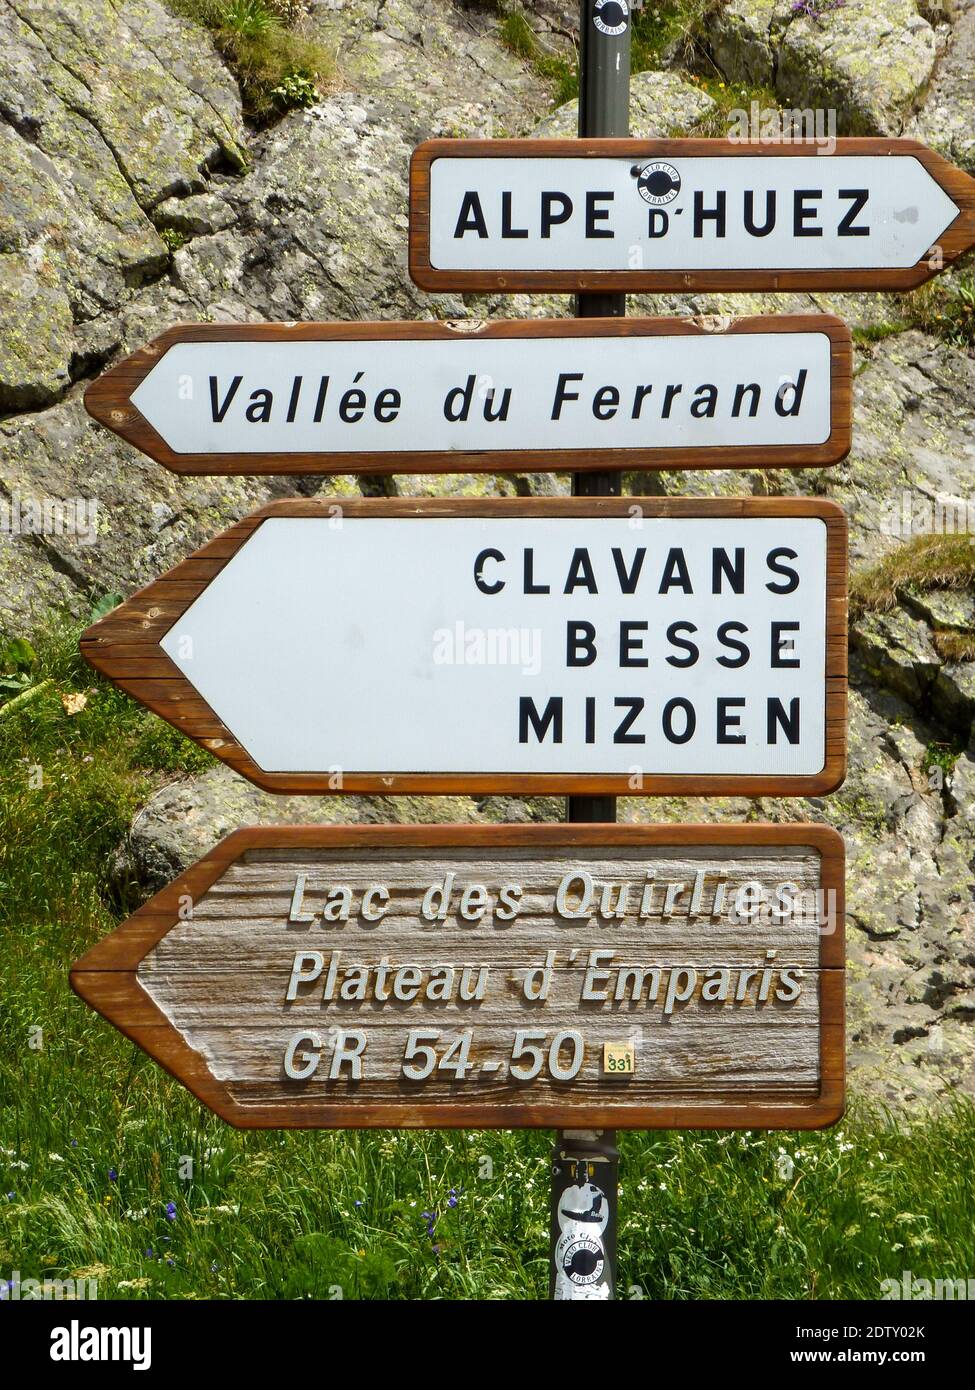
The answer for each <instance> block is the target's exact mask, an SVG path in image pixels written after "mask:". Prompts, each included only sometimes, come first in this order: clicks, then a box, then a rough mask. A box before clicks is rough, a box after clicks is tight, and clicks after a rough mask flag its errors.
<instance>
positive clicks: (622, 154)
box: [411, 140, 975, 288]
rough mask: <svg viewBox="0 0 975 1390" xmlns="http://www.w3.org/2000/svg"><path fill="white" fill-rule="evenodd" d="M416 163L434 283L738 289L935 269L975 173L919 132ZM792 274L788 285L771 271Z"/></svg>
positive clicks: (593, 148)
mask: <svg viewBox="0 0 975 1390" xmlns="http://www.w3.org/2000/svg"><path fill="white" fill-rule="evenodd" d="M581 146H585V149H580V148H579V147H581ZM600 150H604V151H605V153H604V154H602V155H601V154H600ZM583 156H585V157H583ZM414 160H415V164H414V195H415V196H416V194H417V192H418V191H419V193H420V202H419V203H418V208H417V211H416V212H415V215H414V243H413V248H412V259H411V270H412V273H413V275H414V278H415V279H416V280H417V282H418V283H419V284H421V285H425V286H427V287H430V288H436V287H438V286H441V285H442V284H446V283H447V277H448V276H453V277H454V283H456V284H458V285H459V283H460V281H459V278H458V277H459V276H460V275H462V274H468V273H475V274H476V273H478V272H481V273H484V274H485V275H488V276H491V275H493V277H494V278H493V279H492V280H491V281H490V283H493V284H501V283H502V280H501V277H503V276H510V277H511V278H510V280H508V281H506V282H505V283H506V284H507V285H508V286H509V287H510V288H518V287H519V286H520V285H521V286H524V287H532V288H542V287H543V283H542V282H543V278H544V277H548V281H549V283H550V285H551V287H552V288H560V287H562V286H561V283H560V282H559V280H558V277H559V276H560V275H563V276H564V275H568V274H584V273H591V274H597V275H598V274H607V273H615V274H617V275H619V276H628V277H630V279H631V281H632V286H633V287H636V286H637V283H638V281H639V279H640V277H641V276H642V277H644V280H645V282H646V284H647V285H648V286H649V285H650V283H651V278H652V277H653V276H660V275H666V274H667V273H670V274H671V275H672V276H679V275H687V276H689V277H690V278H689V279H688V281H687V284H688V285H689V286H693V285H694V284H696V283H698V279H699V277H704V276H710V277H716V276H718V277H720V276H725V277H726V283H727V284H728V286H729V287H730V286H731V285H732V284H737V285H739V286H740V287H744V286H745V285H746V284H748V283H755V284H758V283H761V284H764V285H767V286H769V287H775V286H776V284H777V283H790V284H795V283H799V281H798V280H796V279H795V278H792V277H794V276H797V275H798V276H811V275H814V274H817V273H818V274H819V275H820V276H821V277H822V278H821V279H820V282H819V283H821V284H827V283H834V284H836V285H838V286H839V285H842V284H844V283H851V284H852V281H850V282H844V281H843V280H842V279H836V278H835V277H836V276H837V275H839V276H842V275H844V274H846V275H848V276H854V277H855V276H856V275H857V274H859V275H861V276H862V277H865V278H863V279H862V280H861V281H860V283H862V284H863V286H864V287H865V288H866V287H869V286H870V285H871V284H873V283H875V281H874V280H873V279H871V277H876V276H877V275H881V276H883V275H888V276H891V275H892V276H894V277H895V278H894V279H891V280H890V281H889V283H891V284H894V283H897V280H896V276H897V274H898V273H900V274H901V275H902V276H903V275H904V274H905V273H906V272H908V271H911V272H913V271H914V268H915V267H918V266H919V264H920V263H921V262H922V261H923V260H924V259H925V258H928V257H931V264H930V265H929V266H924V267H922V272H921V273H920V274H919V276H918V275H914V278H913V281H912V283H918V282H919V279H925V278H927V277H928V276H929V275H931V274H933V273H934V272H935V271H937V270H939V269H940V268H941V266H942V265H943V264H945V263H946V261H947V260H949V259H951V258H952V256H953V255H956V254H958V251H959V249H964V247H963V246H960V244H959V245H957V246H956V245H955V243H954V242H953V243H952V244H951V245H947V246H944V247H942V250H941V253H940V259H936V257H935V252H934V248H936V247H938V246H939V244H940V243H941V242H942V241H943V240H944V239H945V238H946V235H947V234H948V232H949V229H950V228H952V226H953V224H955V223H956V220H957V219H959V218H960V217H961V216H962V214H963V213H964V214H965V216H964V217H962V221H963V222H964V223H965V227H966V228H967V231H966V232H965V238H966V240H965V244H971V241H972V230H973V218H972V209H973V208H975V198H973V193H975V184H973V182H972V180H971V179H969V178H968V177H967V176H966V175H964V174H963V173H961V172H960V171H959V170H956V169H953V168H952V166H950V165H948V164H947V163H946V162H945V161H943V160H939V159H938V157H937V156H934V155H932V153H931V152H930V151H928V150H926V149H925V148H924V147H923V146H921V145H917V144H915V143H914V142H907V141H898V140H893V141H869V140H843V141H839V142H836V149H835V152H828V151H827V150H826V149H825V148H817V147H815V146H809V145H807V146H805V147H802V146H799V147H795V146H792V147H790V146H784V147H783V146H781V145H780V146H778V147H771V146H765V147H763V146H761V145H751V146H743V145H741V144H735V143H733V142H730V141H700V140H697V141H695V140H688V141H672V142H666V141H662V142H647V141H603V142H594V141H585V142H583V141H572V142H570V141H543V142H542V141H540V142H531V141H511V142H507V141H505V142H494V141H483V142H474V141H471V142H460V141H458V142H431V143H430V144H428V145H425V146H421V147H420V148H419V150H418V151H417V154H416V155H415V156H414ZM936 174H937V177H936V176H935V175H936ZM939 179H940V180H941V181H940V182H939ZM943 183H946V184H949V185H950V186H949V187H948V188H946V187H944V186H942V184H943ZM427 186H428V202H427V200H426V196H425V195H426V192H427ZM958 231H959V229H958V228H956V233H957V232H958ZM783 273H789V274H790V279H789V280H788V281H779V280H777V278H776V277H780V276H781V275H782V274H783ZM749 275H750V276H752V277H757V279H753V281H751V282H749V280H748V278H747V277H748V276H749ZM529 276H535V277H537V278H536V279H534V280H530V279H528V278H525V279H522V278H520V277H529ZM829 277H834V278H833V279H832V280H830V279H829ZM881 282H882V281H881ZM881 282H876V283H881ZM469 283H470V287H471V288H476V287H477V285H476V284H475V282H474V281H473V280H472V281H470V282H469ZM485 283H487V281H485ZM904 283H907V281H906V280H905V282H904Z"/></svg>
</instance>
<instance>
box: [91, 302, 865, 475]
mask: <svg viewBox="0 0 975 1390" xmlns="http://www.w3.org/2000/svg"><path fill="white" fill-rule="evenodd" d="M772 333H822V334H824V335H825V336H826V337H828V338H829V340H830V416H831V418H830V430H829V435H828V437H827V438H826V439H825V440H823V442H822V443H819V444H800V445H795V446H791V445H768V446H765V445H733V444H731V445H703V446H700V447H686V448H682V447H653V446H649V447H645V448H644V447H633V448H601V449H591V450H578V451H575V450H565V449H559V448H551V449H518V450H511V449H507V448H501V449H498V450H464V449H456V450H447V451H416V452H409V453H402V452H383V453H377V452H368V451H365V452H355V453H328V454H323V453H277V452H274V451H273V450H272V451H269V452H267V453H237V454H234V453H226V454H224V453H206V452H200V453H176V452H174V450H173V449H172V448H171V447H170V445H169V444H168V443H167V442H166V440H164V439H163V438H162V436H161V435H160V434H159V432H158V431H157V430H156V429H155V428H154V427H153V426H152V425H151V424H150V423H149V421H148V420H147V419H146V418H145V416H144V415H143V414H142V413H141V412H140V411H139V409H138V407H137V406H136V405H135V404H134V403H133V401H132V399H131V397H132V394H133V392H134V391H135V390H136V389H137V388H138V387H139V385H140V384H141V383H142V382H143V381H144V380H145V378H146V377H147V376H148V374H149V373H150V372H151V371H152V369H153V368H154V367H155V366H156V365H157V364H158V363H159V361H160V359H161V358H162V357H163V356H164V354H165V353H166V352H167V350H168V349H169V348H171V347H173V346H175V345H176V344H179V343H227V342H242V343H251V342H258V343H270V344H275V343H310V342H378V341H392V342H402V341H411V342H431V341H436V342H452V343H457V344H458V345H461V344H463V343H465V342H467V343H470V342H473V341H497V340H505V339H510V340H516V341H517V340H523V339H526V338H528V339H554V338H566V339H573V338H621V337H622V338H636V339H639V338H641V337H647V338H661V337H681V338H683V337H699V338H701V339H702V340H710V339H713V338H715V337H716V336H719V335H720V336H723V335H725V334H734V335H743V336H746V337H747V336H748V335H751V334H772ZM852 380H853V346H852V338H851V335H850V330H849V328H848V327H847V325H846V324H845V323H844V322H843V321H842V320H841V319H839V318H836V317H835V316H834V315H832V314H791V315H775V316H768V317H761V316H750V317H743V318H739V319H732V320H729V321H727V322H724V321H720V322H715V321H711V320H695V319H678V318H625V319H623V318H602V319H596V318H594V319H583V320H579V319H513V320H503V319H502V320H492V321H484V320H473V319H472V320H458V321H451V322H445V323H437V322H417V323H412V322H389V323H256V324H226V323H190V324H177V325H176V326H174V327H172V328H169V329H167V330H166V331H165V332H164V333H162V334H160V335H159V337H158V338H154V339H153V340H152V342H151V343H149V344H147V345H146V346H145V347H144V348H140V349H139V350H138V351H136V352H134V353H132V354H131V355H130V356H128V357H126V358H124V359H123V360H122V361H121V362H119V363H117V364H116V365H115V366H114V367H112V368H111V369H110V370H109V371H107V372H105V373H103V374H102V375H101V376H99V377H97V378H96V380H95V381H93V382H92V383H91V385H90V386H89V387H88V388H87V390H86V391H85V396H84V400H85V408H86V409H87V411H88V413H89V414H90V415H91V416H92V417H93V418H94V419H95V420H97V421H98V422H99V424H102V425H104V426H105V427H106V428H107V429H110V430H112V431H113V432H114V433H115V434H117V435H119V436H120V437H121V438H122V439H124V440H126V442H127V443H129V444H132V445H133V446H134V447H135V448H137V449H139V450H140V451H141V452H142V453H144V454H147V455H148V456H149V458H151V459H154V460H155V461H156V462H157V463H161V464H162V465H163V466H164V467H165V468H168V469H170V471H171V472H173V473H179V474H220V475H248V476H255V475H264V474H267V475H271V474H335V473H350V472H354V473H384V474H385V473H426V472H431V473H461V472H473V473H520V472H533V471H537V470H541V469H564V470H570V469H571V470H572V471H573V472H585V471H592V470H594V469H656V468H717V467H720V468H800V467H825V466H828V465H829V464H833V463H837V462H839V461H840V460H841V459H844V458H845V457H846V456H847V454H848V453H849V451H850V445H851V440H852V412H853V404H852Z"/></svg>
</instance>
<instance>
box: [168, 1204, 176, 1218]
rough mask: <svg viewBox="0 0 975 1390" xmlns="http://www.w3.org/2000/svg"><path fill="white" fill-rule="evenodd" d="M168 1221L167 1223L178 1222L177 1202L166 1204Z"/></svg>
mask: <svg viewBox="0 0 975 1390" xmlns="http://www.w3.org/2000/svg"><path fill="white" fill-rule="evenodd" d="M166 1220H167V1221H175V1220H176V1203H175V1202H167V1203H166Z"/></svg>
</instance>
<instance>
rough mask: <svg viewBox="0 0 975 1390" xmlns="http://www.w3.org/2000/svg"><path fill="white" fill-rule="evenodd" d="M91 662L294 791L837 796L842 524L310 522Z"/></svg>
mask: <svg viewBox="0 0 975 1390" xmlns="http://www.w3.org/2000/svg"><path fill="white" fill-rule="evenodd" d="M81 646H82V651H83V652H84V654H85V656H86V657H87V658H88V660H89V661H90V662H91V664H92V665H93V666H95V667H96V668H97V669H98V670H100V671H102V672H104V674H105V675H107V676H109V677H110V678H111V679H112V680H114V681H115V682H116V683H117V684H118V685H120V686H121V687H122V688H123V689H125V690H128V691H130V692H131V694H133V695H134V696H135V697H136V698H137V699H139V700H141V701H142V703H143V704H145V705H148V706H149V708H150V709H153V710H155V711H156V712H157V713H158V714H161V715H162V716H163V717H164V718H166V719H168V720H169V721H170V722H171V723H173V724H174V725H176V727H177V728H179V729H182V730H183V731H184V732H185V733H187V734H189V735H190V736H191V737H192V738H194V739H196V740H197V741H198V742H199V743H202V744H203V745H204V746H205V747H206V748H209V749H211V750H212V751H213V752H214V753H215V754H216V755H217V756H218V757H220V758H223V759H224V760H225V761H226V762H228V763H230V764H231V765H232V766H233V767H235V768H236V769H237V770H238V771H239V772H241V773H243V774H244V775H245V776H247V777H249V778H251V780H252V781H255V782H257V783H258V784H260V785H261V786H264V787H268V788H270V789H272V790H275V791H307V792H319V791H340V792H341V791H346V792H360V791H368V792H390V793H392V792H402V791H426V792H469V793H475V792H488V791H500V790H504V791H509V792H537V791H550V792H600V793H620V794H622V795H632V794H634V793H639V792H686V793H695V792H699V793H714V794H719V795H723V794H735V793H744V794H750V795H764V794H766V793H787V794H792V795H807V794H817V793H822V792H827V791H832V790H833V789H834V788H835V787H837V786H838V785H839V783H840V782H841V781H842V779H843V775H844V771H845V736H846V731H845V699H846V518H845V516H844V514H843V511H842V509H841V508H840V507H838V506H837V505H836V504H835V503H832V502H824V501H818V500H817V501H813V500H808V499H783V498H772V499H730V500H729V499H724V500H711V499H707V500H704V499H663V498H647V499H639V498H577V499H564V500H562V499H559V500H552V499H548V500H539V499H533V500H497V499H491V500H487V499H485V500H476V501H468V500H455V501H440V500H433V499H424V500H413V499H390V500H375V501H355V502H345V501H343V502H341V503H339V502H338V501H320V500H319V501H308V500H289V501H284V502H277V503H273V504H272V505H270V506H268V507H265V508H263V509H262V510H260V511H257V512H255V513H254V514H253V515H252V516H250V517H248V518H246V519H245V520H244V521H241V522H239V523H238V524H237V525H236V526H234V527H232V528H231V529H230V530H229V531H227V532H225V533H224V535H223V536H221V537H219V538H218V539H217V540H216V541H214V542H212V544H210V545H208V546H206V547H204V549H202V550H200V551H199V552H197V554H196V555H194V556H192V557H191V558H190V559H189V560H187V561H186V562H185V563H183V564H181V565H179V566H177V568H176V569H174V570H172V571H170V573H169V574H167V575H165V576H164V577H163V578H162V579H160V580H158V581H157V582H156V583H154V584H151V585H149V587H148V588H147V589H144V590H143V591H142V593H140V594H138V595H136V597H135V598H133V599H131V600H130V601H129V602H128V603H125V604H123V605H122V606H121V607H120V608H118V609H116V610H115V612H114V613H112V614H110V615H109V616H108V617H107V618H104V619H102V621H101V622H99V623H97V624H95V626H94V627H92V628H89V629H88V631H87V632H86V633H85V634H84V636H83V637H82V642H81Z"/></svg>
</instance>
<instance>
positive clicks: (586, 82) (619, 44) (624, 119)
mask: <svg viewBox="0 0 975 1390" xmlns="http://www.w3.org/2000/svg"><path fill="white" fill-rule="evenodd" d="M629 133H630V5H629V4H628V3H627V0H581V7H580V16H579V135H580V136H587V135H590V136H592V135H602V136H614V135H615V136H626V135H629ZM625 314H626V295H625V294H580V295H578V296H577V297H576V317H577V318H623V317H624V315H625ZM572 493H573V496H575V497H618V496H619V494H620V475H619V474H618V473H575V474H573V477H572ZM567 809H568V816H567V818H568V820H570V821H615V819H616V798H615V797H614V796H570V797H569V798H568V808H567ZM618 1173H619V1153H618V1151H617V1148H616V1132H615V1130H609V1129H603V1130H572V1129H566V1130H559V1131H558V1133H557V1135H556V1139H555V1147H554V1149H553V1151H552V1207H551V1222H550V1231H549V1250H550V1256H549V1296H550V1297H551V1298H557V1299H590V1298H592V1299H611V1298H614V1297H615V1296H616V1198H617V1179H618Z"/></svg>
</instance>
